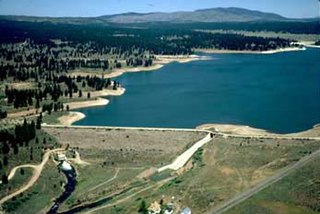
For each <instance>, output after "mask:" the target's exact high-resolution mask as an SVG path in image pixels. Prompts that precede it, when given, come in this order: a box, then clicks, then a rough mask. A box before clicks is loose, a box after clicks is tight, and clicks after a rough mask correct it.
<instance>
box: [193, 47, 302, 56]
mask: <svg viewBox="0 0 320 214" xmlns="http://www.w3.org/2000/svg"><path fill="white" fill-rule="evenodd" d="M303 50H306V48H304V47H303V48H299V47H288V48H280V49H276V50H269V51H249V50H243V51H237V50H217V49H194V51H195V52H200V53H210V54H275V53H281V52H289V51H303Z"/></svg>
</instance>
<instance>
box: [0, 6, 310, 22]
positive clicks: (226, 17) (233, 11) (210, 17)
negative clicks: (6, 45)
mask: <svg viewBox="0 0 320 214" xmlns="http://www.w3.org/2000/svg"><path fill="white" fill-rule="evenodd" d="M0 20H12V21H30V22H52V23H67V24H135V23H154V22H162V23H221V22H256V21H291V20H297V19H289V18H286V17H283V16H280V15H278V14H274V13H265V12H260V11H254V10H248V9H243V8H234V7H231V8H212V9H203V10H196V11H192V12H186V11H185V12H184V11H182V12H172V13H163V12H154V13H124V14H116V15H106V16H99V17H61V18H60V17H59V18H53V17H32V16H0ZM301 20H306V19H301Z"/></svg>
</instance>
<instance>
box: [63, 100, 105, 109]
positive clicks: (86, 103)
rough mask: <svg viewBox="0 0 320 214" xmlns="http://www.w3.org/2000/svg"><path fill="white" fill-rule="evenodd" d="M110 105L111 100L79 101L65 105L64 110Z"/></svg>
mask: <svg viewBox="0 0 320 214" xmlns="http://www.w3.org/2000/svg"><path fill="white" fill-rule="evenodd" d="M108 103H109V100H107V99H104V98H101V97H98V98H96V99H94V100H88V101H79V102H71V103H65V104H63V105H64V108H66V107H67V105H68V106H69V109H70V110H72V109H79V108H88V107H95V106H104V105H107V104H108Z"/></svg>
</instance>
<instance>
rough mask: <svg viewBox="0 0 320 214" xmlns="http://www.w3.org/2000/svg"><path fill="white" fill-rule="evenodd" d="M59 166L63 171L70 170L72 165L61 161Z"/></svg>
mask: <svg viewBox="0 0 320 214" xmlns="http://www.w3.org/2000/svg"><path fill="white" fill-rule="evenodd" d="M60 167H61V169H62V170H63V171H71V170H72V166H71V165H70V164H69V163H68V162H67V161H63V162H62V163H61V165H60Z"/></svg>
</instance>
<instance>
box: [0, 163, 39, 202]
mask: <svg viewBox="0 0 320 214" xmlns="http://www.w3.org/2000/svg"><path fill="white" fill-rule="evenodd" d="M23 171H24V174H22V173H21V170H20V169H19V170H17V171H16V173H15V176H14V177H13V178H12V179H11V180H10V181H9V183H8V184H6V185H3V184H0V198H2V197H4V196H6V195H8V194H10V193H13V192H15V191H16V190H17V189H18V188H19V187H21V186H22V185H23V184H25V183H26V182H28V181H29V180H30V178H31V176H32V174H33V169H31V168H23Z"/></svg>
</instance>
